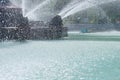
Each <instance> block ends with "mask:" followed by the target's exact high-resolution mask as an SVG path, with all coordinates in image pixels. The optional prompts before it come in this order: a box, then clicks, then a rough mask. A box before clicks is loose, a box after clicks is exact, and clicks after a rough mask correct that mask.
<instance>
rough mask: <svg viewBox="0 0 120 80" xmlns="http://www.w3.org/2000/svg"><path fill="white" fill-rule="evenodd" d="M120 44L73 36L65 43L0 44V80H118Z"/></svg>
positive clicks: (98, 38)
mask: <svg viewBox="0 0 120 80" xmlns="http://www.w3.org/2000/svg"><path fill="white" fill-rule="evenodd" d="M78 36H81V37H80V38H78ZM107 36H108V35H107ZM119 40H120V39H119V36H118V35H117V37H115V36H112V37H110V36H108V37H105V36H104V37H103V36H91V35H88V34H87V35H76V34H75V35H70V37H69V38H67V39H66V40H54V41H26V42H16V41H6V42H1V43H0V80H120V42H119Z"/></svg>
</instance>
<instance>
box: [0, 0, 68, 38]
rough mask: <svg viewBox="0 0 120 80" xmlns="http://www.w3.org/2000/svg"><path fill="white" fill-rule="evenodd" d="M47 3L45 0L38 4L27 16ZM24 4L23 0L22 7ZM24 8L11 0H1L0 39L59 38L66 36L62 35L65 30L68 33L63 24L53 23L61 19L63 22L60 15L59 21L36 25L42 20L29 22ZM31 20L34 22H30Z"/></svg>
mask: <svg viewBox="0 0 120 80" xmlns="http://www.w3.org/2000/svg"><path fill="white" fill-rule="evenodd" d="M46 3H47V1H45V2H43V3H42V4H41V5H40V6H39V5H38V6H37V7H36V8H35V9H33V10H32V11H30V12H29V13H28V14H27V16H28V15H29V14H31V13H33V12H34V11H36V10H37V9H38V8H40V7H41V6H42V5H44V4H46ZM24 5H25V2H24V1H23V5H22V6H23V7H22V8H24V7H25V6H24ZM22 8H18V7H16V6H15V5H13V4H12V3H11V2H10V1H9V0H1V2H0V12H1V15H0V17H1V18H0V39H1V40H12V39H17V40H26V39H59V38H61V37H64V36H62V33H64V32H65V33H66V32H67V29H66V28H62V27H63V26H62V25H60V24H57V25H53V24H55V23H56V22H59V20H61V24H62V19H61V17H60V16H59V17H58V18H57V20H58V21H56V22H53V24H48V25H47V24H45V25H41V24H37V25H36V26H34V24H36V23H39V22H40V21H30V22H29V20H28V18H27V17H24V16H23V15H24V11H25V9H22ZM22 11H23V12H22ZM53 19H54V18H53ZM31 22H32V24H30V23H31ZM51 27H52V28H51ZM57 27H58V28H57ZM60 27H61V28H60ZM58 29H59V30H58ZM65 30H66V31H65ZM62 31H63V32H62ZM66 34H67V33H66Z"/></svg>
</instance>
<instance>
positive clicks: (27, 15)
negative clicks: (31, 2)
mask: <svg viewBox="0 0 120 80" xmlns="http://www.w3.org/2000/svg"><path fill="white" fill-rule="evenodd" d="M49 1H50V0H46V1H44V2H42V3H40V4H39V5H38V6H36V7H35V8H34V9H32V10H31V11H29V12H28V13H27V14H26V15H25V17H29V16H30V15H31V14H33V13H34V12H35V11H36V10H38V9H40V8H42V7H43V6H44V5H46V4H47V3H48V2H49Z"/></svg>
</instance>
